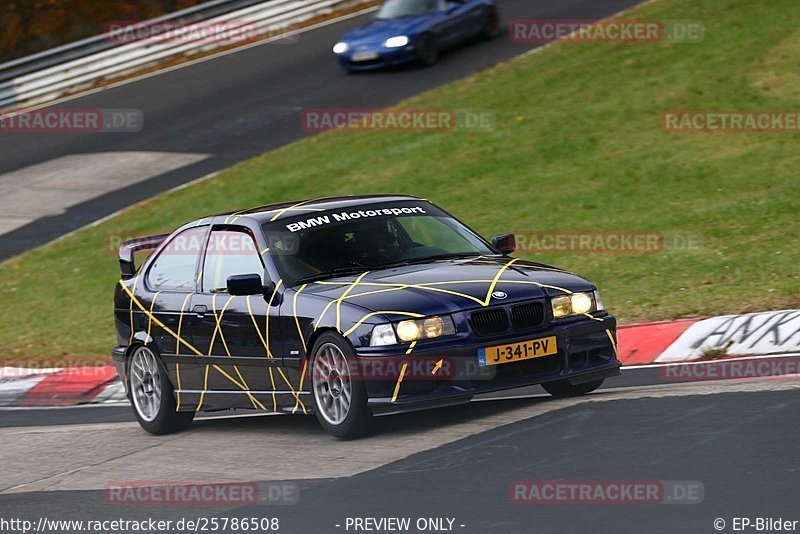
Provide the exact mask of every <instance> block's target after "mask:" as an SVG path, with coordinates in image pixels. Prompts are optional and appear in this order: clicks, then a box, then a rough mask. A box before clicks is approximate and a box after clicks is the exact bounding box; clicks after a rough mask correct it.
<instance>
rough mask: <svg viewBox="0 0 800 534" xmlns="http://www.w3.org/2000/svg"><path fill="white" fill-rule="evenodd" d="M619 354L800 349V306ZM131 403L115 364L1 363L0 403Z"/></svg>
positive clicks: (723, 320)
mask: <svg viewBox="0 0 800 534" xmlns="http://www.w3.org/2000/svg"><path fill="white" fill-rule="evenodd" d="M617 351H618V357H619V359H620V361H621V362H622V364H623V365H624V366H628V367H630V366H641V365H647V364H656V363H660V364H665V363H673V362H692V361H698V360H703V359H705V358H706V357H707V356H710V355H712V354H713V355H714V357H715V358H719V357H720V356H721V355H727V356H731V357H733V356H769V355H781V354H787V355H788V354H797V353H800V310H782V311H771V312H761V313H748V314H744V315H726V316H723V317H712V318H710V319H682V320H678V321H660V322H652V323H638V324H629V325H621V326H619V327H618V329H617ZM123 402H127V400H126V399H125V391H124V389H123V386H122V383H121V382H120V381H119V379H118V377H117V372H116V369H114V367H113V366H103V367H70V368H64V369H23V368H18V367H0V406H74V405H78V404H114V403H123Z"/></svg>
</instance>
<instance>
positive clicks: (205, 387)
mask: <svg viewBox="0 0 800 534" xmlns="http://www.w3.org/2000/svg"><path fill="white" fill-rule="evenodd" d="M207 389H208V365H206V374H205V378H204V379H203V391H202V393H200V402H198V403H197V408H196V409H195V412H199V411H200V408H201V407H202V406H203V399H205V397H206V390H207Z"/></svg>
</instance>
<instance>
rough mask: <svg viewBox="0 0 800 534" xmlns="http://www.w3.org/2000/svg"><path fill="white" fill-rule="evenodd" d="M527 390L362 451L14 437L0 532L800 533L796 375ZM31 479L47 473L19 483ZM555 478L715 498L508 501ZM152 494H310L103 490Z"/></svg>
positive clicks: (294, 431)
mask: <svg viewBox="0 0 800 534" xmlns="http://www.w3.org/2000/svg"><path fill="white" fill-rule="evenodd" d="M629 380H632V379H629ZM513 393H515V394H514V395H513V398H508V399H494V400H486V401H483V402H473V403H471V404H469V405H465V406H460V407H455V408H447V409H441V410H431V411H428V412H423V413H418V414H407V415H401V416H394V417H385V418H381V419H379V424H378V432H377V433H376V434H375V435H373V436H371V437H370V438H367V439H364V440H357V441H352V442H340V441H336V440H333V439H332V438H329V437H327V436H325V435H324V434H323V433H322V432H321V431H320V430H319V428H318V427H317V423H316V421H315V420H314V419H313V418H312V417H292V416H285V417H240V418H234V419H212V420H202V421H198V422H196V423H195V425H194V427H193V430H192V431H191V432H188V433H182V434H178V435H175V436H167V437H155V438H153V437H149V436H147V435H146V434H144V433H143V432H142V431H141V430H139V429H138V428H136V427H135V424H130V423H97V424H86V425H77V426H70V425H63V424H59V423H58V422H57V421H56V420H51V421H49V423H50V424H49V426H39V427H33V428H31V427H14V426H11V427H8V426H6V428H4V429H1V430H0V444H1V445H2V447H0V448H2V450H3V452H2V453H0V454H2V461H3V464H4V466H5V467H4V474H3V475H2V480H0V486H2V487H0V517H6V518H7V517H16V518H27V519H30V520H33V521H38V519H39V518H41V517H47V518H48V519H62V520H63V519H77V520H88V519H92V520H103V519H117V518H125V519H129V520H137V521H141V520H144V519H148V518H154V519H163V520H167V519H169V520H172V521H177V520H179V519H181V518H193V519H197V518H199V517H216V518H218V519H222V518H232V517H237V518H248V517H255V518H264V517H268V518H272V517H277V518H279V521H280V526H281V528H280V532H291V533H309V532H313V533H336V532H354V531H355V530H353V528H352V527H351V528H350V529H346V528H345V525H346V524H347V520H348V518H367V517H371V518H372V517H374V518H380V517H407V518H410V519H411V521H412V524H413V523H414V522H415V521H417V519H420V518H449V519H452V520H453V525H454V527H453V531H455V532H464V533H473V532H474V533H507V532H509V533H516V532H519V533H527V532H543V533H550V532H553V533H562V532H598V531H600V532H665V533H666V532H713V531H715V530H714V527H713V521H714V520H715V519H716V518H722V519H724V520H725V521H726V522H727V523H728V526H729V528H730V525H731V521H732V520H733V518H734V517H750V518H757V517H772V518H778V517H781V518H783V519H789V520H800V513H799V512H798V507H797V502H798V497H800V490H799V489H798V487H797V475H798V473H800V456H799V455H798V454H797V451H798V447H797V444H796V439H797V428H798V424H800V410H798V407H800V395H799V394H800V380H799V379H798V378H797V377H783V378H779V379H771V380H747V381H724V382H709V383H693V384H658V385H648V386H642V385H624V386H621V387H611V388H604V389H602V390H600V391H598V392H597V393H595V394H593V395H590V396H587V397H583V398H580V399H567V400H553V399H548V398H546V397H544V396H536V395H533V396H520V395H517V393H519V392H513ZM29 415H31V416H34V415H33V414H32V413H29ZM3 422H4V423H7V421H6V420H3ZM40 424H42V425H47V423H46V422H44V421H41V422H40ZM29 440H30V441H29ZM28 443H31V445H27V444H28ZM19 444H21V445H19ZM223 445H224V446H223ZM48 451H50V452H51V453H52V454H53V457H52V458H51V457H49V456H48V455H47V452H48ZM68 456H71V457H74V458H76V459H77V460H75V461H74V462H73V461H71V460H69V459H66V457H68ZM26 462H27V463H26ZM26 466H27V468H28V469H29V471H36V472H37V473H36V474H31V473H30V472H28V473H25V472H16V473H15V472H13V471H9V468H10V469H12V470H14V469H22V470H24V469H26ZM48 470H49V474H48ZM154 473H159V474H160V478H157V479H156V478H154V476H155V475H154ZM210 473H218V475H217V476H218V477H220V478H216V479H215V478H212V476H211V475H210ZM137 477H138V478H137ZM12 479H16V481H17V482H19V481H21V480H28V481H27V482H24V483H22V484H16V485H11V481H12ZM556 479H560V480H569V481H629V482H630V481H682V482H686V483H689V484H692V485H693V487H698V486H701V487H702V492H701V494H700V495H701V499H696V500H698V501H699V502H695V503H694V504H674V503H668V504H651V503H646V504H645V503H636V504H528V503H525V504H515V503H512V502H511V501H510V498H509V488H510V487H512V485H513V484H514V483H515V482H517V481H525V480H528V481H530V480H539V481H547V480H556ZM154 480H159V481H162V482H167V481H182V482H188V481H192V480H195V481H205V482H210V481H214V480H217V481H219V482H224V481H231V480H240V481H259V483H260V484H262V486H261V487H262V488H264V487H266V486H265V484H272V485H273V486H274V485H275V484H280V485H285V484H296V485H297V487H298V488H299V494H298V495H299V500H298V502H297V504H293V505H270V504H265V503H258V504H249V505H245V506H223V505H215V506H186V505H183V506H177V505H168V506H164V505H160V506H154V505H131V504H126V505H119V504H113V503H109V502H107V501H106V499H107V497H108V494H107V493H104V491H103V488H104V487H105V485H107V484H110V483H115V482H120V481H154ZM337 525H339V526H337ZM461 525H463V526H461ZM436 531H437V532H438V530H436ZM728 531H730V530H729V529H728ZM379 532H386V530H379ZM408 532H419V530H417V529H416V528H411V529H410V530H408Z"/></svg>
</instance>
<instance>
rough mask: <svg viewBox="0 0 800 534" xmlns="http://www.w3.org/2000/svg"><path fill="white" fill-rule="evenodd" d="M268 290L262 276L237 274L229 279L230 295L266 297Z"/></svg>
mask: <svg viewBox="0 0 800 534" xmlns="http://www.w3.org/2000/svg"><path fill="white" fill-rule="evenodd" d="M265 293H266V288H265V287H264V283H263V282H262V281H261V275H260V274H236V275H233V276H229V277H228V294H229V295H234V296H236V295H264V294H265Z"/></svg>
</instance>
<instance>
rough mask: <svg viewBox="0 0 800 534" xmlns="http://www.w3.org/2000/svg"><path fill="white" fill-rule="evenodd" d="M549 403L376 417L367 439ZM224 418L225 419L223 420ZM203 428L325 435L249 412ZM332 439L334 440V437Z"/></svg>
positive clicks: (308, 424)
mask: <svg viewBox="0 0 800 534" xmlns="http://www.w3.org/2000/svg"><path fill="white" fill-rule="evenodd" d="M548 400H550V397H549V396H547V395H525V396H519V397H515V398H498V399H492V398H486V399H482V400H481V401H480V402H470V403H467V404H462V405H457V406H449V407H445V408H435V409H430V410H424V411H420V412H411V413H406V414H397V415H388V416H381V417H376V418H374V420H373V425H372V429H371V432H370V433H369V434H368V435H367V436H364V437H365V438H368V437H372V436H374V437H403V436H413V435H416V434H424V433H427V432H429V431H433V430H437V429H440V428H443V427H447V426H452V425H458V424H460V423H467V422H469V421H472V420H475V419H480V418H484V417H492V416H497V415H502V414H503V413H505V412H508V411H511V410H515V409H518V408H520V407H521V406H526V405H530V404H532V403H543V402H547V401H548ZM220 416H222V417H220ZM201 429H226V430H237V431H244V432H249V431H258V432H277V433H280V434H282V435H294V436H297V437H304V436H311V435H314V436H319V435H324V431H323V430H322V428H321V427H320V425H319V423H318V422H317V419H316V417H315V416H313V415H308V416H302V415H284V414H277V415H276V414H263V415H260V414H258V413H253V412H250V411H248V412H246V413H242V414H241V415H238V416H237V414H236V411H232V412H219V414H217V417H213V414H212V417H210V418H200V419H197V420H195V422H194V424H193V425H192V431H198V430H201ZM331 439H332V440H334V439H335V438H333V437H331Z"/></svg>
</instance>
